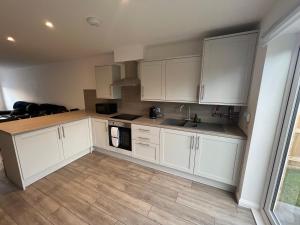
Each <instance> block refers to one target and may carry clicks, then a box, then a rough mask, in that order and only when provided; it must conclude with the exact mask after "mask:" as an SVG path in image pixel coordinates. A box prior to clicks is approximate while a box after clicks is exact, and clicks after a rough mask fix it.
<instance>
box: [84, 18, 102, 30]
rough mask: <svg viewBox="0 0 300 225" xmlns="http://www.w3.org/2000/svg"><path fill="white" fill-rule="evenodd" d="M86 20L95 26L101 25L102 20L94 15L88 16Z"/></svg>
mask: <svg viewBox="0 0 300 225" xmlns="http://www.w3.org/2000/svg"><path fill="white" fill-rule="evenodd" d="M86 22H87V23H88V24H89V25H91V26H93V27H99V26H100V20H99V19H98V18H97V17H93V16H90V17H87V18H86Z"/></svg>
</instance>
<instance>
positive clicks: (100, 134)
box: [92, 119, 108, 148]
mask: <svg viewBox="0 0 300 225" xmlns="http://www.w3.org/2000/svg"><path fill="white" fill-rule="evenodd" d="M92 128H93V146H95V147H97V148H106V147H107V145H108V122H107V120H101V119H92Z"/></svg>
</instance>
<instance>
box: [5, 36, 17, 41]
mask: <svg viewBox="0 0 300 225" xmlns="http://www.w3.org/2000/svg"><path fill="white" fill-rule="evenodd" d="M6 40H8V41H10V42H16V40H15V39H14V38H13V37H11V36H8V37H7V38H6Z"/></svg>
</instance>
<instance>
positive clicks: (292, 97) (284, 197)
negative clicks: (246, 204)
mask: <svg viewBox="0 0 300 225" xmlns="http://www.w3.org/2000/svg"><path fill="white" fill-rule="evenodd" d="M299 64H300V63H299V53H298V60H297V63H296V66H295V69H294V71H293V74H294V76H293V82H292V86H291V90H290V92H289V93H288V103H287V107H286V109H285V110H284V122H283V124H282V129H281V132H280V135H278V136H279V141H278V147H277V151H276V155H275V156H274V164H273V165H272V175H271V180H270V184H269V187H268V192H267V198H266V202H265V208H264V209H265V212H266V215H267V217H268V219H269V221H270V223H271V224H272V225H300V109H299V102H300V65H299Z"/></svg>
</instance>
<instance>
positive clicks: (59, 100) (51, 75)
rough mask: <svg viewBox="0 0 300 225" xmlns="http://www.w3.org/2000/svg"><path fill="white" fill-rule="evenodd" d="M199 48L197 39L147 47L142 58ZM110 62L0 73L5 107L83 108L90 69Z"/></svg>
mask: <svg viewBox="0 0 300 225" xmlns="http://www.w3.org/2000/svg"><path fill="white" fill-rule="evenodd" d="M201 46H202V42H201V40H192V41H183V42H178V43H171V44H165V45H159V46H150V47H147V48H146V50H145V59H148V60H149V59H161V58H166V57H176V56H182V55H194V54H200V53H201ZM112 63H113V54H104V55H100V56H97V57H92V58H86V59H81V60H75V61H69V62H62V63H52V64H46V65H39V66H33V67H25V68H18V69H8V70H5V71H3V72H2V73H0V85H1V87H2V89H1V90H2V93H3V98H4V101H5V106H6V108H8V109H11V108H12V106H13V103H14V102H15V101H18V100H24V101H32V102H37V103H42V102H47V103H54V104H60V105H64V106H66V107H67V108H80V109H83V108H84V98H83V89H95V88H96V87H95V75H94V66H95V65H107V64H112ZM123 72H124V71H123ZM122 77H124V74H122ZM0 93H1V92H0ZM0 107H1V105H0Z"/></svg>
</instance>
